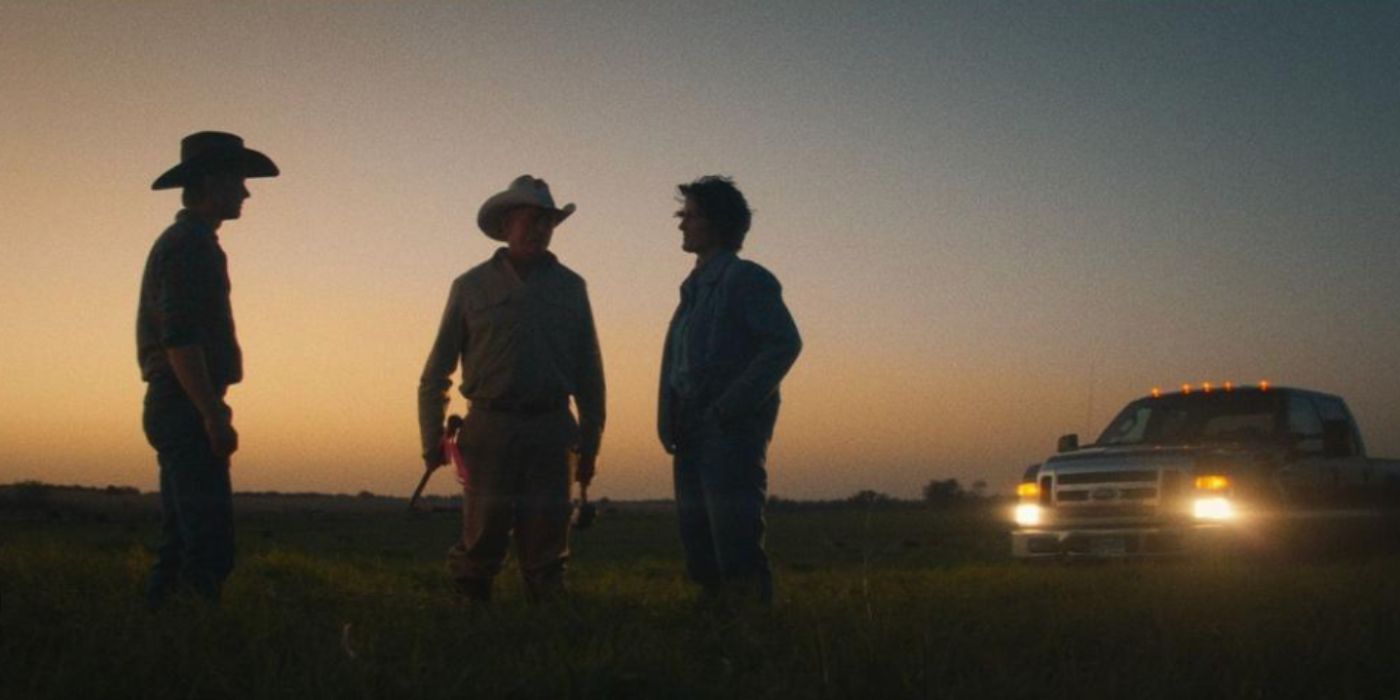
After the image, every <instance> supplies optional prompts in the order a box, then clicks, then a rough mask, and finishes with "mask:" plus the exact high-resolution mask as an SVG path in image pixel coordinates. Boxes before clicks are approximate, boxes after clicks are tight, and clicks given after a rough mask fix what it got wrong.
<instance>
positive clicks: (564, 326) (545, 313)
mask: <svg viewBox="0 0 1400 700" xmlns="http://www.w3.org/2000/svg"><path fill="white" fill-rule="evenodd" d="M539 311H540V318H539V323H540V329H541V330H542V331H543V334H544V336H545V337H546V338H547V339H548V341H549V345H550V347H551V348H553V349H555V350H556V351H558V352H563V353H572V352H577V351H578V350H579V348H578V347H576V346H575V343H576V342H577V341H578V340H579V339H580V338H581V337H582V333H583V329H584V324H585V321H586V318H587V313H588V310H587V307H585V306H584V304H583V301H582V300H581V299H578V298H574V297H571V296H570V295H566V294H557V293H556V294H548V295H542V296H541V297H540V304H539Z"/></svg>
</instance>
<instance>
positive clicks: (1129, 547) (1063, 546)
mask: <svg viewBox="0 0 1400 700" xmlns="http://www.w3.org/2000/svg"><path fill="white" fill-rule="evenodd" d="M1234 534H1235V533H1234V532H1233V531H1232V530H1231V529H1230V528H1228V527H1225V526H1221V525H1190V526H1177V527H1168V526H1161V527H1123V528H1093V529H1090V528H1082V529H1080V528H1076V529H1027V530H1015V531H1013V532H1012V533H1011V555H1012V556H1013V557H1016V558H1018V559H1051V558H1072V557H1086V558H1100V559H1107V558H1122V557H1169V556H1180V555H1187V554H1195V553H1201V552H1207V551H1213V550H1219V549H1221V548H1222V547H1227V546H1229V545H1230V544H1231V543H1232V542H1233V540H1234Z"/></svg>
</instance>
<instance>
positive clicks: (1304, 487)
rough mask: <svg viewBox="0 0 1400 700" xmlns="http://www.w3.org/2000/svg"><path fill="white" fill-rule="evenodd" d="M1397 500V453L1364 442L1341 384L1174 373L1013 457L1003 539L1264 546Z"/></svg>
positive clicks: (1018, 548)
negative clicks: (1375, 454) (1083, 439)
mask: <svg viewBox="0 0 1400 700" xmlns="http://www.w3.org/2000/svg"><path fill="white" fill-rule="evenodd" d="M1398 512H1400V462H1397V461H1396V460H1386V459H1372V458H1369V457H1367V456H1366V449H1365V446H1364V443H1363V442H1362V440H1361V433H1360V431H1359V430H1357V428H1356V422H1355V421H1354V420H1353V419H1352V416H1351V412H1350V411H1349V410H1347V406H1346V403H1345V402H1343V401H1342V399H1341V398H1339V397H1337V396H1332V395H1330V394H1323V393H1319V392H1315V391H1307V390H1303V389H1292V388H1286V387H1278V388H1274V387H1270V386H1268V385H1261V386H1258V387H1248V388H1236V387H1228V385H1227V388H1224V389H1221V388H1214V389H1213V388H1210V387H1208V386H1207V387H1205V388H1202V389H1194V390H1193V389H1191V388H1189V387H1183V390H1182V391H1180V392H1174V393H1167V394H1162V393H1160V392H1157V391H1155V390H1154V391H1153V393H1152V395H1151V396H1146V397H1143V398H1140V399H1137V400H1136V401H1133V402H1131V403H1129V404H1128V406H1127V407H1126V408H1124V409H1123V410H1122V411H1121V412H1120V413H1119V414H1118V416H1117V417H1116V418H1114V419H1113V422H1111V423H1110V424H1109V426H1108V428H1107V429H1106V430H1104V431H1103V434H1102V435H1100V436H1099V439H1098V440H1097V441H1095V442H1094V443H1093V444H1091V445H1085V446H1080V445H1079V439H1078V436H1077V435H1065V436H1063V437H1061V438H1060V442H1059V449H1058V452H1057V454H1055V455H1054V456H1052V457H1050V458H1049V459H1046V460H1045V461H1044V462H1043V463H1041V464H1037V465H1034V466H1032V467H1030V468H1029V469H1027V470H1026V473H1025V476H1024V478H1023V479H1022V482H1021V483H1020V485H1019V486H1018V488H1017V504H1016V507H1015V512H1014V520H1015V522H1016V529H1015V530H1014V531H1013V532H1012V536H1011V551H1012V555H1013V556H1015V557H1019V558H1054V557H1073V556H1089V557H1121V556H1151V555H1166V554H1182V553H1188V552H1192V551H1196V550H1199V549H1207V548H1213V547H1216V546H1221V545H1224V546H1229V545H1246V546H1247V545H1250V544H1255V545H1259V544H1263V543H1267V544H1268V545H1269V546H1270V547H1271V548H1277V547H1278V546H1279V545H1278V542H1279V541H1280V540H1279V539H1278V538H1277V535H1278V534H1279V533H1281V532H1284V531H1288V532H1294V533H1296V532H1300V531H1308V532H1311V531H1316V530H1318V529H1320V528H1322V527H1323V526H1324V525H1327V524H1329V523H1338V522H1361V521H1367V522H1384V523H1393V522H1395V518H1394V517H1393V516H1394V515H1395V514H1396V513H1398ZM1384 527H1392V525H1386V526H1384ZM1285 546H1286V545H1285Z"/></svg>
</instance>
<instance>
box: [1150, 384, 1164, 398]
mask: <svg viewBox="0 0 1400 700" xmlns="http://www.w3.org/2000/svg"><path fill="white" fill-rule="evenodd" d="M1152 398H1154V399H1160V398H1162V388H1161V387H1158V386H1154V387H1152Z"/></svg>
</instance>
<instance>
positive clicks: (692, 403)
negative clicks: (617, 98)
mask: <svg viewBox="0 0 1400 700" xmlns="http://www.w3.org/2000/svg"><path fill="white" fill-rule="evenodd" d="M679 190H680V195H681V197H683V198H684V202H685V204H684V206H683V208H682V209H681V211H679V212H677V213H676V216H677V217H678V218H679V219H680V220H681V223H680V230H681V232H682V234H683V240H682V245H681V248H682V249H683V250H684V251H686V252H687V253H693V254H695V256H696V264H695V269H694V270H693V271H692V272H691V273H690V276H689V277H687V278H686V280H685V283H684V284H682V285H681V301H680V305H679V306H678V307H677V308H676V313H675V315H674V316H673V317H672V319H671V325H670V330H669V331H668V332H667V334H666V347H665V351H664V355H663V358H662V361H661V392H660V402H659V406H658V411H657V419H658V420H657V427H658V430H659V433H660V437H661V444H662V446H663V447H664V448H665V449H666V452H667V453H669V454H671V455H673V456H674V458H675V459H674V471H675V489H676V504H677V507H678V511H679V515H680V533H681V542H682V545H683V546H684V548H685V557H686V570H687V573H688V574H689V576H690V578H691V580H693V581H695V582H696V583H698V584H699V585H700V586H701V592H702V597H703V598H705V599H714V598H716V597H718V596H720V595H721V594H725V593H730V594H734V595H737V596H738V597H741V598H744V597H750V596H756V597H757V599H758V600H759V601H760V602H762V603H765V604H767V603H770V602H771V601H772V596H773V582H772V573H771V571H770V570H769V566H768V555H767V554H766V553H765V552H764V549H763V534H764V527H765V526H764V519H763V507H764V503H765V501H766V499H767V490H768V473H767V470H766V468H765V460H766V454H767V451H768V443H769V441H770V440H771V439H772V437H773V426H774V424H775V423H776V422H777V419H778V404H779V396H778V384H779V383H780V382H781V381H782V379H783V376H784V375H786V374H787V372H788V369H789V368H791V367H792V363H793V362H794V361H795V360H796V359H797V355H798V353H799V352H801V350H802V339H801V338H800V337H799V336H798V333H797V326H796V324H794V323H793V320H792V315H791V314H789V313H788V310H787V307H786V306H785V305H784V304H783V297H782V287H781V285H779V284H778V280H777V278H775V277H774V276H773V274H772V273H770V272H768V270H765V269H764V268H763V267H761V266H759V265H758V264H756V263H753V262H750V261H748V260H741V259H739V257H738V256H737V255H736V253H737V252H738V251H739V249H740V248H741V247H742V246H743V242H744V236H745V235H746V234H747V233H748V230H749V222H750V220H751V219H752V213H751V212H750V210H749V207H748V203H747V202H746V201H745V199H744V195H743V194H742V193H741V192H739V190H738V189H737V188H736V187H735V186H734V183H733V181H732V180H730V179H728V178H724V177H719V176H708V177H703V178H700V179H699V180H696V181H695V182H692V183H689V184H685V185H680V187H679Z"/></svg>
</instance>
